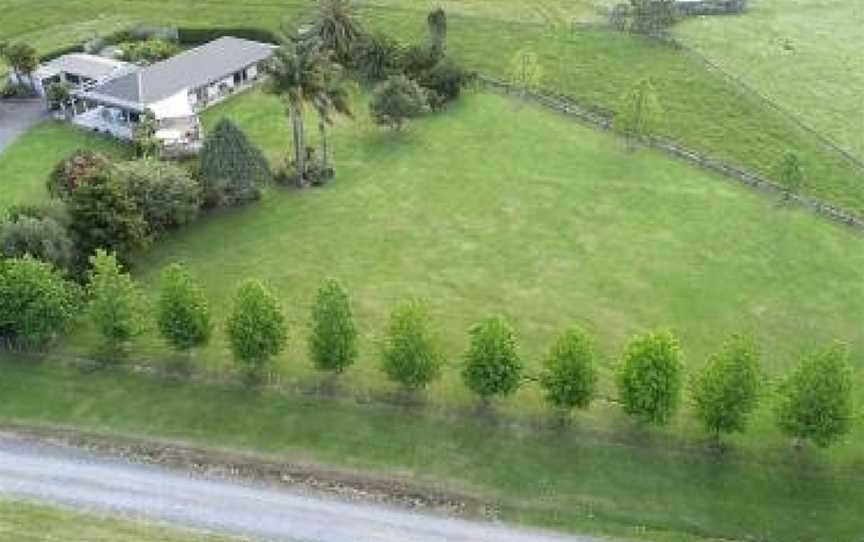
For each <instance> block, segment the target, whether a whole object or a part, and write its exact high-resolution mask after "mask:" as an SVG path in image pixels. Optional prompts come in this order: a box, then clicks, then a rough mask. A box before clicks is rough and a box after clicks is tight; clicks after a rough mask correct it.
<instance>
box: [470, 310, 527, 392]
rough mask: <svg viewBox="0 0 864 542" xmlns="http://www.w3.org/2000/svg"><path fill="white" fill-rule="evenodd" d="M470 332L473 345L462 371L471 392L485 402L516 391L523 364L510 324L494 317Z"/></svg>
mask: <svg viewBox="0 0 864 542" xmlns="http://www.w3.org/2000/svg"><path fill="white" fill-rule="evenodd" d="M469 333H470V336H471V343H470V345H469V347H468V351H467V352H466V353H465V366H464V367H463V369H462V380H463V381H464V382H465V385H466V386H467V387H468V389H469V390H471V391H472V392H474V393H476V394H477V395H479V396H480V397H481V398H482V399H483V400H484V401H487V400H488V399H489V398H490V397H492V396H494V395H499V396H506V395H510V394H511V393H513V392H515V391H516V389H518V388H519V384H520V383H521V380H522V361H521V360H520V359H519V354H518V352H517V349H516V336H515V333H514V332H513V328H512V327H510V324H508V323H507V322H506V321H505V320H504V319H503V318H501V317H492V318H489V319H487V320H484V321H483V322H480V323H478V324H476V325H474V326H473V327H471V329H470V331H469Z"/></svg>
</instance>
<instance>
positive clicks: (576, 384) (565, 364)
mask: <svg viewBox="0 0 864 542" xmlns="http://www.w3.org/2000/svg"><path fill="white" fill-rule="evenodd" d="M594 359H595V353H594V343H593V341H592V340H591V337H589V336H588V334H587V333H585V332H584V331H582V330H581V329H579V328H573V329H570V330H568V331H567V332H566V333H564V334H563V335H562V336H561V337H559V338H558V340H557V341H555V343H554V344H553V345H552V348H551V349H550V350H549V354H548V355H547V356H546V360H545V363H544V368H543V373H542V374H541V376H540V385H541V386H542V387H543V389H544V390H545V394H546V402H548V403H549V404H550V405H552V406H554V407H556V408H560V409H567V410H569V409H572V408H588V406H589V405H590V404H591V400H592V399H593V397H594V386H595V385H596V382H597V373H596V370H595V368H594V363H595V362H594Z"/></svg>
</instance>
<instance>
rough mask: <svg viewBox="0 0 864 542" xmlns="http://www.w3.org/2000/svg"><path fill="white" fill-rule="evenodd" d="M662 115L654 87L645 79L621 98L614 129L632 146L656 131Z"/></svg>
mask: <svg viewBox="0 0 864 542" xmlns="http://www.w3.org/2000/svg"><path fill="white" fill-rule="evenodd" d="M662 113H663V109H662V108H661V107H660V101H659V100H658V98H657V91H656V90H655V89H654V85H652V84H651V81H649V80H648V79H643V80H641V81H639V83H637V84H636V86H635V87H633V88H632V89H630V91H629V92H627V94H625V95H624V96H623V97H622V98H621V103H620V104H619V106H618V110H617V111H616V113H615V118H614V121H613V125H612V127H613V129H614V130H615V131H616V132H618V133H619V134H621V135H623V136H625V137H626V138H627V140H628V144H632V142H633V140H637V139H642V138H644V137H647V136H649V135H651V134H652V133H654V132H655V131H656V129H657V124H658V123H659V121H660V116H661V115H662Z"/></svg>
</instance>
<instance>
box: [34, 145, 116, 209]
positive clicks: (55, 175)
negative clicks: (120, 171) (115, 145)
mask: <svg viewBox="0 0 864 542" xmlns="http://www.w3.org/2000/svg"><path fill="white" fill-rule="evenodd" d="M110 168H111V161H110V160H109V159H108V158H107V157H106V156H105V155H104V154H100V153H98V152H94V151H89V150H77V151H75V152H73V153H72V154H71V155H69V156H68V157H66V158H64V159H63V160H61V161H60V162H59V163H58V164H57V165H56V166H54V169H53V170H52V171H51V175H49V177H48V183H47V188H48V193H49V194H50V195H51V197H54V198H58V199H61V200H66V199H68V197H69V194H71V193H72V192H73V191H74V190H75V189H76V188H78V185H79V184H80V182H81V180H82V179H85V178H87V177H89V176H90V175H92V174H94V173H96V172H100V171H105V170H108V169H110Z"/></svg>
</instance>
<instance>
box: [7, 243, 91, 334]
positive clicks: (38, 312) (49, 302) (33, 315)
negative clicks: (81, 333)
mask: <svg viewBox="0 0 864 542" xmlns="http://www.w3.org/2000/svg"><path fill="white" fill-rule="evenodd" d="M80 300H81V296H80V291H79V289H78V287H77V286H76V285H75V284H74V283H72V282H69V281H66V280H64V279H63V277H62V276H61V275H60V273H59V272H57V271H55V270H54V269H53V268H52V267H51V265H50V264H47V263H45V262H40V261H39V260H36V259H34V258H32V257H30V256H24V257H23V258H13V259H8V260H0V338H4V339H7V340H10V341H13V342H15V343H18V344H21V345H25V346H37V345H40V344H43V343H44V342H46V341H48V340H50V339H52V338H54V337H55V336H56V335H57V334H59V333H61V332H63V331H64V330H65V329H66V328H67V327H68V325H69V324H70V322H71V321H72V319H73V318H74V317H75V315H76V314H77V313H78V308H79V306H80Z"/></svg>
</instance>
